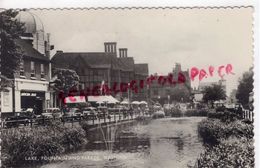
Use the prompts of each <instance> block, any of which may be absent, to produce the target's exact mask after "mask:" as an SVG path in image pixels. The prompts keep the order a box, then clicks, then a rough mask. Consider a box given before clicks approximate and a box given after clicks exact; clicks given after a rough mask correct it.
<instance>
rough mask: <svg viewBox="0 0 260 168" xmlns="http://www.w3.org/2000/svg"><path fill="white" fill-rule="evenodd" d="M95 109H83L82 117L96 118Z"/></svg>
mask: <svg viewBox="0 0 260 168" xmlns="http://www.w3.org/2000/svg"><path fill="white" fill-rule="evenodd" d="M97 114H98V113H97V109H96V108H95V107H87V108H85V109H83V118H84V119H88V120H93V119H97Z"/></svg>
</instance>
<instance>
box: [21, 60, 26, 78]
mask: <svg viewBox="0 0 260 168" xmlns="http://www.w3.org/2000/svg"><path fill="white" fill-rule="evenodd" d="M20 78H25V74H24V60H22V61H21V62H20Z"/></svg>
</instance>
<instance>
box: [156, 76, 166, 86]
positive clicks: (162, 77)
mask: <svg viewBox="0 0 260 168" xmlns="http://www.w3.org/2000/svg"><path fill="white" fill-rule="evenodd" d="M166 80H167V79H166V78H165V77H164V76H159V78H158V84H161V85H164V84H165V82H166Z"/></svg>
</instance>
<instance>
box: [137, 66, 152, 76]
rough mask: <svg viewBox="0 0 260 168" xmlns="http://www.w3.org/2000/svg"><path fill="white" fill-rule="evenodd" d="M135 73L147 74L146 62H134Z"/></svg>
mask: <svg viewBox="0 0 260 168" xmlns="http://www.w3.org/2000/svg"><path fill="white" fill-rule="evenodd" d="M135 73H136V74H141V75H148V73H149V72H148V64H135Z"/></svg>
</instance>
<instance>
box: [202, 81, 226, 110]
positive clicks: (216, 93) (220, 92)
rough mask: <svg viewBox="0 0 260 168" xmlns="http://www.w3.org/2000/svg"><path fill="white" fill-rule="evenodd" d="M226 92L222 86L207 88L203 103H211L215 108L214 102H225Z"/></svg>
mask: <svg viewBox="0 0 260 168" xmlns="http://www.w3.org/2000/svg"><path fill="white" fill-rule="evenodd" d="M225 99H226V92H225V90H224V89H223V88H222V85H217V84H214V85H212V86H209V87H206V88H205V89H204V90H203V101H204V102H207V103H210V104H211V106H212V108H213V107H214V101H218V100H225Z"/></svg>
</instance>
